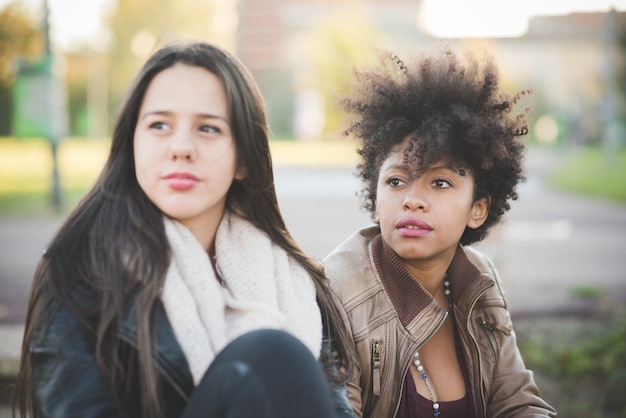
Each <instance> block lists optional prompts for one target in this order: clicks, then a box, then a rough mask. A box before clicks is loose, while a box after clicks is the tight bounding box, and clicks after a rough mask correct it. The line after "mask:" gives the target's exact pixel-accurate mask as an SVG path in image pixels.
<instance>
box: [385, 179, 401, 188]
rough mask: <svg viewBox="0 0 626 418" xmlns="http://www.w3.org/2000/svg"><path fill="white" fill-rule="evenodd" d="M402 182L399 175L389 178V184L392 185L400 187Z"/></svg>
mask: <svg viewBox="0 0 626 418" xmlns="http://www.w3.org/2000/svg"><path fill="white" fill-rule="evenodd" d="M402 183H403V181H402V180H400V179H399V178H397V177H390V178H389V179H387V184H388V185H390V186H391V187H398V186H400V185H401V184H402Z"/></svg>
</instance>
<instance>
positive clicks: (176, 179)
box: [163, 173, 200, 190]
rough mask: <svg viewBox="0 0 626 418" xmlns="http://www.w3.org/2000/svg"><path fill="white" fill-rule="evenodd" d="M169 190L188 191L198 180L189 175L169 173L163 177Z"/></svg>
mask: <svg viewBox="0 0 626 418" xmlns="http://www.w3.org/2000/svg"><path fill="white" fill-rule="evenodd" d="M163 180H165V181H166V182H167V184H168V185H169V186H170V188H172V189H174V190H189V189H192V188H194V187H195V186H196V184H198V182H199V181H200V179H199V178H198V177H196V176H194V175H193V174H191V173H170V174H168V175H166V176H165V177H163Z"/></svg>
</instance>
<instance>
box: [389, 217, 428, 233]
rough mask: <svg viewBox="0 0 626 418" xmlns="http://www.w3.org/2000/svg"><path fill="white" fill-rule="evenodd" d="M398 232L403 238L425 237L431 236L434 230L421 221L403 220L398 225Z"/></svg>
mask: <svg viewBox="0 0 626 418" xmlns="http://www.w3.org/2000/svg"><path fill="white" fill-rule="evenodd" d="M396 230H397V231H398V232H399V233H400V235H402V236H403V237H423V236H425V235H428V234H430V233H431V232H432V230H433V228H432V227H431V226H430V225H429V224H428V223H426V222H424V221H422V220H420V219H413V218H402V219H400V220H399V221H398V223H397V224H396Z"/></svg>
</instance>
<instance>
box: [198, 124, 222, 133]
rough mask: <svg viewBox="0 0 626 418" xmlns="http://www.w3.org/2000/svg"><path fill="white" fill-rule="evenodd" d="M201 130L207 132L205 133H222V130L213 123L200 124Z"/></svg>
mask: <svg viewBox="0 0 626 418" xmlns="http://www.w3.org/2000/svg"><path fill="white" fill-rule="evenodd" d="M200 131H202V132H205V133H209V134H210V133H220V132H221V130H220V129H219V128H218V127H216V126H213V125H202V126H200Z"/></svg>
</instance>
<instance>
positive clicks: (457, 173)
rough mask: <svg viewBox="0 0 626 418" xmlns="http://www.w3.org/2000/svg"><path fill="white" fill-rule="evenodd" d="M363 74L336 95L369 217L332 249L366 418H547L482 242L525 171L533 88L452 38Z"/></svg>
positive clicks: (329, 264) (354, 393)
mask: <svg viewBox="0 0 626 418" xmlns="http://www.w3.org/2000/svg"><path fill="white" fill-rule="evenodd" d="M380 57H381V59H380V62H379V64H378V65H376V66H373V67H369V68H365V69H361V70H357V71H356V73H355V77H354V81H353V83H352V86H351V88H350V90H349V93H348V96H346V98H345V99H344V100H343V101H342V105H343V108H344V110H345V111H346V113H347V114H348V121H347V122H348V126H347V129H346V134H347V135H352V136H353V137H355V138H356V139H357V140H358V141H359V143H360V147H359V150H358V153H359V155H360V156H361V158H362V159H361V162H360V164H359V165H358V173H359V176H360V178H361V180H362V181H363V184H364V189H363V191H362V194H363V197H364V203H365V207H366V208H367V209H368V210H369V211H370V213H371V215H372V219H373V220H374V222H375V225H373V226H370V227H366V228H363V229H361V230H359V231H357V232H356V233H354V234H353V235H351V236H350V237H349V238H348V239H347V240H346V241H345V242H343V243H342V244H341V245H340V246H339V247H338V248H336V249H335V250H334V251H333V252H332V253H331V254H330V255H328V256H327V257H326V259H325V260H324V261H325V265H326V273H327V275H328V277H329V278H330V280H331V287H332V289H333V291H334V293H335V294H336V295H337V297H338V299H339V300H340V301H341V304H342V306H343V312H344V314H345V320H346V322H347V323H348V324H349V328H350V331H351V334H352V337H353V340H354V342H355V345H356V350H357V353H358V357H359V362H360V365H359V372H358V373H357V375H356V377H355V378H354V380H353V381H352V382H351V383H350V384H349V396H350V401H351V403H352V406H353V408H354V410H355V412H356V414H357V415H358V416H363V417H381V418H382V417H384V418H389V417H397V418H408V417H429V416H435V417H456V418H458V417H481V418H483V417H489V418H494V417H519V416H524V417H547V416H555V415H556V412H555V411H554V409H553V408H552V407H551V406H550V405H549V404H547V403H546V402H545V401H544V400H543V399H542V398H541V396H540V394H539V390H538V388H537V386H536V384H535V382H534V379H533V374H532V372H531V371H529V370H527V369H526V367H525V365H524V361H523V359H522V357H521V355H520V352H519V349H518V347H517V342H516V337H515V333H514V331H513V327H512V322H511V317H510V314H509V311H508V309H507V302H506V298H505V295H504V292H503V289H502V284H501V281H500V278H499V276H498V273H497V271H496V269H495V267H494V265H493V263H492V262H491V261H490V260H489V259H488V258H487V257H486V256H485V255H483V254H480V253H479V252H477V251H476V250H474V249H472V248H471V247H470V246H469V245H470V244H472V243H475V242H478V241H480V240H482V239H484V238H485V237H486V236H487V233H488V232H489V230H490V229H491V228H492V227H493V226H494V225H496V224H497V223H498V222H499V221H500V220H501V218H502V216H503V215H504V213H505V212H506V211H508V210H509V209H510V205H509V200H515V199H517V197H518V195H517V192H516V187H517V185H518V184H519V183H520V182H522V181H523V180H524V173H523V156H524V152H525V144H524V142H523V140H522V139H523V136H525V135H526V134H527V133H528V119H527V114H528V112H529V109H528V108H526V109H524V110H522V111H521V112H519V113H514V111H513V109H514V107H515V105H516V104H517V103H518V101H519V100H520V99H521V98H522V97H523V96H525V95H526V94H528V93H530V92H529V91H528V90H523V91H521V92H519V93H518V94H516V95H514V96H509V95H507V94H505V93H502V92H500V91H499V84H498V83H499V74H498V70H497V68H496V66H495V64H494V63H493V61H492V60H491V59H489V58H488V57H487V58H486V59H485V61H484V62H482V61H480V60H478V59H477V58H476V57H475V56H474V55H472V54H470V53H467V54H465V56H463V57H461V56H459V55H458V54H457V53H455V52H454V51H453V50H452V49H451V48H450V47H449V46H441V47H440V48H436V49H434V50H433V51H432V52H431V53H428V54H424V55H418V56H416V57H415V58H414V59H413V60H411V61H407V62H406V63H405V62H404V61H402V60H401V59H399V58H398V57H397V56H395V55H393V54H390V53H383V54H381V56H380Z"/></svg>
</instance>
